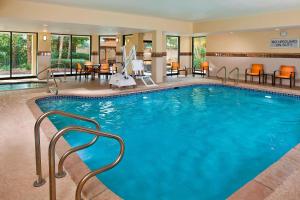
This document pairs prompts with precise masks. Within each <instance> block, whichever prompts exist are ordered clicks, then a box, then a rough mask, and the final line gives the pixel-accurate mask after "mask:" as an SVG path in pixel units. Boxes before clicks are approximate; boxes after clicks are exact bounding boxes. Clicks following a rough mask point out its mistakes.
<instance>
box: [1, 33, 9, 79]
mask: <svg viewBox="0 0 300 200" xmlns="http://www.w3.org/2000/svg"><path fill="white" fill-rule="evenodd" d="M10 39H11V37H10V33H9V32H0V78H9V77H10Z"/></svg>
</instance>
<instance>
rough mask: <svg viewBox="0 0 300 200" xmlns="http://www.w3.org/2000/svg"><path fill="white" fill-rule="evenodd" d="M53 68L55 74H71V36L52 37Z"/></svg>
mask: <svg viewBox="0 0 300 200" xmlns="http://www.w3.org/2000/svg"><path fill="white" fill-rule="evenodd" d="M51 67H52V68H53V69H54V70H55V74H63V73H64V72H65V70H66V73H71V35H58V34H52V35H51Z"/></svg>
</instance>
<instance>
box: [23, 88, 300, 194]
mask: <svg viewBox="0 0 300 200" xmlns="http://www.w3.org/2000/svg"><path fill="white" fill-rule="evenodd" d="M197 85H199V86H200V85H216V86H225V87H233V88H238V89H245V90H251V91H259V92H266V93H270V94H276V95H284V96H292V97H297V98H300V94H297V93H294V92H291V90H288V89H286V88H275V87H269V86H261V85H251V84H241V85H235V84H230V83H227V84H223V83H216V82H205V83H180V82H177V83H174V85H166V86H158V87H151V88H138V89H129V90H124V91H122V90H121V91H119V90H118V91H116V92H115V93H111V94H99V95H88V94H83V95H78V94H76V95H72V94H62V95H58V96H59V97H81V98H88V97H90V98H105V97H118V96H127V95H132V94H139V93H148V92H155V91H163V90H168V89H172V88H176V87H188V86H197ZM49 97H50V98H55V97H56V96H53V95H50V94H49V95H41V96H36V97H34V98H32V99H29V100H28V101H27V105H28V107H29V108H30V110H31V112H32V113H33V115H34V117H35V118H36V119H37V118H38V117H39V116H40V115H41V114H43V112H42V111H41V110H40V108H39V106H38V105H37V103H36V101H37V100H39V99H44V98H49ZM41 128H42V130H43V132H44V133H45V135H46V137H47V139H48V140H50V139H51V136H53V133H55V132H57V129H56V128H55V126H54V125H53V124H52V122H51V121H50V120H49V119H48V118H47V119H46V120H45V122H44V124H42V126H41ZM50 132H51V133H50ZM69 148H70V146H69V144H68V143H67V141H65V139H64V138H62V142H61V143H58V144H57V148H56V154H57V155H59V156H61V155H62V153H63V152H65V151H66V150H67V149H69ZM294 154H300V143H298V144H297V145H296V146H294V147H293V148H291V149H290V150H289V151H288V152H287V153H285V154H284V155H283V156H282V157H281V158H280V159H279V160H277V161H276V162H274V163H272V164H271V165H270V166H269V167H267V168H265V169H264V170H263V171H262V172H261V173H259V174H257V176H256V177H255V178H253V179H252V180H250V181H249V182H247V183H246V184H244V185H243V186H242V187H241V188H239V189H238V190H236V191H235V192H234V193H232V194H231V195H230V196H229V197H228V199H230V200H236V199H243V200H247V199H249V200H250V199H253V197H254V198H255V199H265V198H267V197H268V196H269V195H271V194H272V193H273V192H274V191H275V190H276V188H277V187H279V186H280V185H281V184H282V183H283V182H284V181H285V179H286V178H287V177H288V176H290V175H291V174H292V173H293V172H294V171H297V170H296V169H295V170H294V171H292V172H291V171H289V172H290V173H288V174H285V175H284V176H283V177H281V178H279V180H276V181H277V182H276V181H275V182H276V184H275V186H276V187H274V185H273V186H272V184H270V182H272V179H276V177H275V178H274V177H273V176H275V175H274V174H276V173H278V171H279V172H280V170H282V169H281V168H282V167H280V165H282V163H283V165H284V164H285V163H287V162H296V163H297V167H299V168H300V159H299V158H297V156H296V155H294ZM68 160H69V162H70V163H72V164H76V165H78V167H76V168H77V170H74V166H71V165H68V164H67V163H68V161H66V164H65V166H64V168H65V169H66V171H67V172H68V174H69V175H70V177H71V179H72V180H73V181H74V183H75V184H76V186H77V184H78V182H79V180H80V179H81V178H82V176H81V175H80V178H79V174H80V172H82V171H89V169H88V167H87V166H86V164H85V163H84V162H83V161H82V160H81V159H80V158H79V156H78V155H77V154H74V155H72V156H71V157H70V158H69V159H68ZM287 164H288V165H289V163H287ZM278 165H279V166H278ZM74 171H76V173H74ZM84 174H85V173H84ZM78 179H79V180H78ZM97 180H98V181H93V182H92V181H91V184H87V185H86V186H85V189H84V190H83V195H84V196H86V197H88V198H89V199H95V198H97V199H98V197H100V199H101V197H102V195H104V196H105V198H108V199H122V198H121V197H119V196H118V195H117V194H115V193H114V192H113V191H111V190H110V189H109V188H108V187H106V186H105V184H103V183H102V182H101V181H100V180H99V179H97ZM273 182H274V181H273ZM92 184H93V185H92ZM270 185H271V186H270ZM100 189H101V191H98V192H95V190H100ZM91 191H92V193H91ZM90 193H91V194H92V197H89V196H90V195H87V194H90Z"/></svg>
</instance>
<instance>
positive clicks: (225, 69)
mask: <svg viewBox="0 0 300 200" xmlns="http://www.w3.org/2000/svg"><path fill="white" fill-rule="evenodd" d="M222 70H224V74H225V76H224V78H223V77H220V76H219V73H220V72H221V71H222ZM216 77H217V78H219V79H222V82H224V83H226V79H227V68H226V67H225V66H223V67H221V68H220V69H219V70H218V71H217V74H216Z"/></svg>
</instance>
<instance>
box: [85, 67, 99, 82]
mask: <svg viewBox="0 0 300 200" xmlns="http://www.w3.org/2000/svg"><path fill="white" fill-rule="evenodd" d="M100 65H101V64H97V63H95V64H94V63H85V64H84V67H85V71H86V69H87V67H88V66H93V71H92V73H91V75H92V80H95V74H96V70H97V69H98V68H99V67H100Z"/></svg>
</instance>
